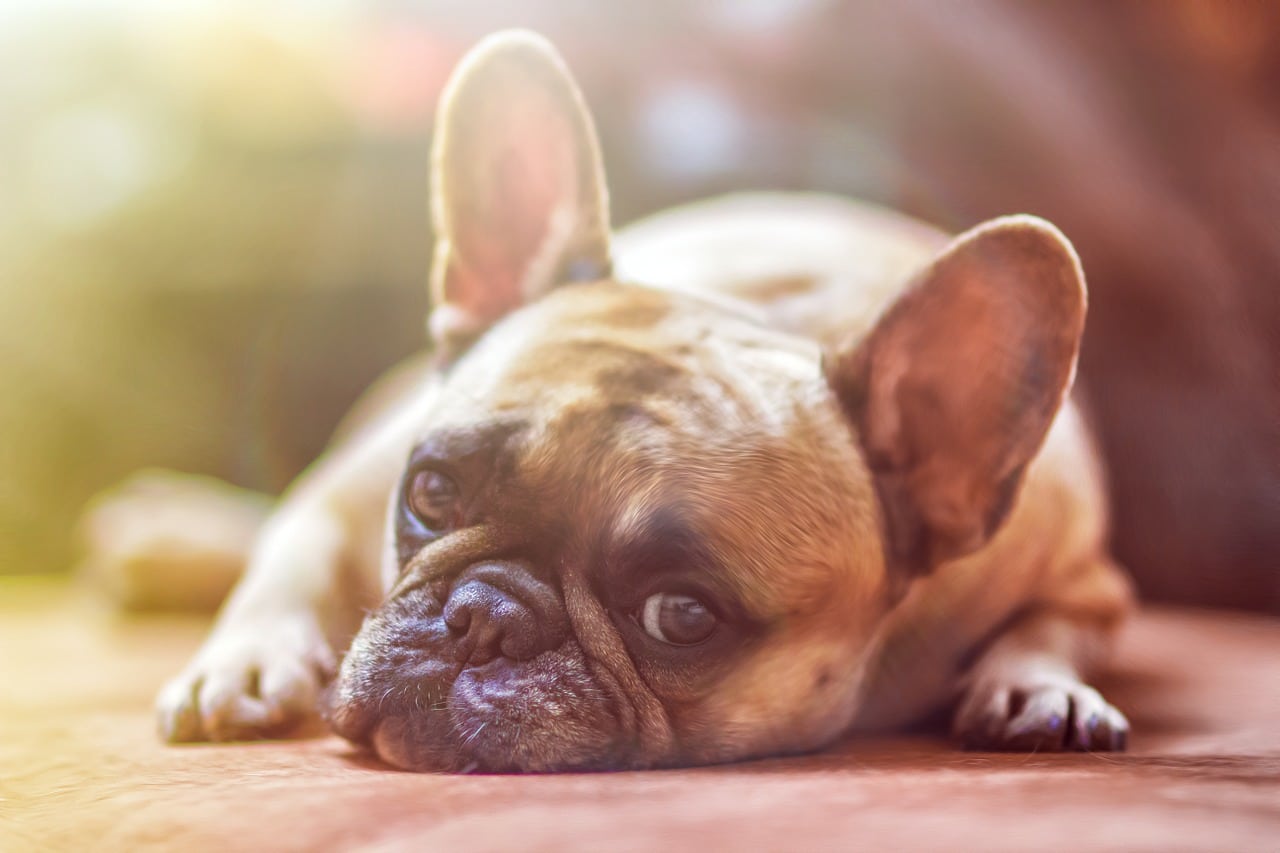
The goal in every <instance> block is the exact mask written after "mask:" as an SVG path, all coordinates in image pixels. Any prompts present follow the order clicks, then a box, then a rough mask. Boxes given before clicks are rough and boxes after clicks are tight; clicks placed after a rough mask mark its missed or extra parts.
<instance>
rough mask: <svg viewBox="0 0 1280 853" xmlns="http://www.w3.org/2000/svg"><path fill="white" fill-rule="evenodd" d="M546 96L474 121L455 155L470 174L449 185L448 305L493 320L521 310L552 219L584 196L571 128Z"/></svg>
mask: <svg viewBox="0 0 1280 853" xmlns="http://www.w3.org/2000/svg"><path fill="white" fill-rule="evenodd" d="M548 101H549V99H547V98H545V97H532V96H530V97H527V98H526V100H525V102H524V103H522V104H520V105H518V106H511V105H499V104H494V105H492V106H491V108H490V109H489V110H488V111H487V115H485V116H484V117H483V118H482V119H481V120H479V121H474V123H472V124H471V126H470V127H469V128H468V130H470V131H472V132H471V133H469V134H466V136H465V137H464V136H463V135H460V138H459V139H458V142H460V143H462V145H463V147H462V148H460V149H459V150H457V151H456V153H455V154H454V156H455V157H456V158H458V159H459V160H465V162H466V166H465V169H466V173H465V174H456V173H455V178H454V183H453V185H452V193H453V195H454V197H453V198H452V199H451V201H452V202H453V204H454V207H453V213H452V217H451V223H450V224H451V226H452V234H451V238H452V239H451V242H452V244H453V247H454V252H455V253H456V254H455V257H454V258H453V259H452V263H451V266H450V269H449V271H448V276H447V279H446V282H445V293H446V298H447V301H449V302H451V303H453V304H455V305H457V306H458V307H460V308H463V309H464V310H465V311H467V313H468V314H470V315H471V316H472V317H474V318H476V319H477V320H481V321H491V320H494V319H497V318H498V317H501V316H502V315H503V314H505V313H507V312H508V311H511V310H513V309H514V308H516V307H519V306H520V305H521V304H523V303H524V302H525V301H527V299H528V298H529V297H530V296H531V295H532V294H527V293H525V292H523V288H524V287H525V286H526V278H527V275H528V273H529V269H530V266H531V265H532V264H533V263H534V262H535V261H536V260H539V256H540V254H541V252H542V251H543V247H544V244H545V242H546V240H547V237H548V236H549V226H550V224H551V220H552V216H553V215H554V214H555V212H556V211H557V210H559V209H564V210H571V209H572V208H573V206H574V205H575V204H576V203H577V197H578V195H579V189H580V188H579V180H580V178H579V175H578V174H577V169H576V162H575V158H574V156H573V152H574V150H575V143H576V139H575V136H574V132H573V128H572V127H571V126H569V124H568V123H567V122H566V121H565V120H564V119H563V118H562V117H561V116H559V115H558V114H557V113H556V111H555V105H554V104H552V103H549V102H548Z"/></svg>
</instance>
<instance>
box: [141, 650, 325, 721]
mask: <svg viewBox="0 0 1280 853" xmlns="http://www.w3.org/2000/svg"><path fill="white" fill-rule="evenodd" d="M271 633H272V634H273V636H271V637H265V636H264V635H262V634H260V633H254V632H245V633H244V634H240V633H236V634H232V635H230V636H232V637H235V640H234V641H227V640H226V639H225V635H224V637H222V638H218V639H217V640H214V641H211V643H210V645H208V646H206V647H205V648H204V649H202V650H201V652H200V654H199V655H198V656H197V658H196V660H195V661H194V662H193V663H192V665H191V666H190V667H189V668H188V669H187V671H186V672H184V673H183V674H182V675H180V676H179V677H178V678H176V679H174V680H173V681H172V682H170V683H169V684H168V685H166V686H165V687H164V689H163V690H161V691H160V694H159V696H158V697H157V698H156V714H157V723H158V726H159V730H160V736H161V738H163V739H164V740H166V741H169V742H170V743H183V742H191V741H204V740H213V741H227V740H249V739H257V738H262V737H270V736H272V735H277V734H280V733H282V732H284V731H285V730H287V729H288V728H290V727H291V726H293V725H294V724H296V723H298V722H299V721H301V720H302V719H304V718H306V717H308V716H311V715H315V714H316V713H317V698H318V696H319V693H320V689H321V687H322V686H323V685H324V683H325V682H326V681H327V680H328V679H329V678H330V677H332V674H333V670H334V661H333V653H332V652H331V651H330V649H329V647H328V645H327V644H326V643H325V642H324V641H323V639H322V638H320V636H319V634H318V633H316V632H309V631H302V630H298V629H296V628H295V629H294V630H289V631H275V632H271Z"/></svg>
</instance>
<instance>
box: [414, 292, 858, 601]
mask: <svg viewBox="0 0 1280 853" xmlns="http://www.w3.org/2000/svg"><path fill="white" fill-rule="evenodd" d="M575 287H579V288H580V289H579V290H577V292H575V293H573V294H572V298H566V299H556V298H554V297H553V298H549V299H547V300H544V301H543V302H541V303H539V304H538V305H535V306H532V307H531V308H530V309H525V310H524V311H522V312H519V313H518V314H517V315H515V316H513V317H512V318H510V320H509V321H507V322H504V323H503V324H502V325H500V326H499V327H497V328H495V329H494V330H492V331H491V332H490V333H489V334H488V335H487V336H486V338H485V339H484V340H482V341H481V342H480V344H479V346H478V348H477V349H476V350H474V351H472V352H471V353H470V354H469V355H468V356H467V357H465V358H464V359H463V361H462V362H460V363H459V364H458V365H457V367H456V368H455V370H454V372H453V373H452V375H451V376H450V377H449V380H448V383H447V388H446V393H445V395H444V398H443V399H442V400H441V406H440V408H439V410H438V411H437V412H436V413H434V416H433V418H432V423H431V424H430V425H429V427H428V432H429V433H431V434H435V435H443V436H449V437H451V438H450V440H451V441H454V442H455V443H457V444H458V445H459V446H461V445H465V444H467V443H470V444H472V445H474V446H475V448H476V451H475V452H478V453H481V454H489V455H491V456H492V458H493V460H494V464H495V466H496V467H499V468H500V469H501V471H502V473H501V475H500V479H501V481H502V482H501V483H499V484H497V488H498V489H499V490H502V491H505V492H506V493H507V494H508V495H509V496H514V494H515V493H519V494H520V495H522V496H523V500H521V501H520V502H519V503H520V506H521V507H522V510H521V511H522V512H523V511H530V512H535V513H539V514H542V515H543V516H544V517H543V518H542V523H541V524H539V525H534V526H533V528H532V529H536V530H543V531H547V533H548V535H550V532H551V531H553V530H555V531H556V534H555V535H558V536H559V535H563V536H565V537H567V538H576V540H577V544H578V546H579V550H582V551H586V552H591V553H590V554H585V553H584V556H588V557H589V558H591V559H599V558H601V557H602V556H605V554H604V553H603V552H608V551H609V549H611V548H623V547H639V548H643V547H644V546H645V543H646V542H650V543H651V542H654V541H656V540H665V541H667V542H679V543H697V544H698V546H699V548H701V549H702V550H704V551H709V552H711V554H712V556H713V557H714V560H713V562H715V561H718V562H721V563H732V564H734V565H735V567H736V570H735V571H734V572H732V573H729V575H728V577H730V579H731V581H732V582H734V583H738V584H741V585H742V586H744V587H745V588H743V589H740V590H738V591H737V592H738V593H739V597H740V598H742V599H744V600H746V601H747V602H748V603H750V599H752V598H755V599H759V600H756V601H755V605H756V607H758V608H759V609H760V610H762V611H776V610H777V608H779V607H784V606H788V605H787V604H786V603H783V602H777V601H765V600H762V599H760V596H762V595H767V594H771V593H777V592H778V591H779V590H785V589H787V587H786V586H785V585H779V584H777V583H754V582H752V577H753V575H759V574H764V573H776V572H778V571H781V570H784V568H783V566H784V564H793V563H795V562H796V559H795V558H796V557H797V556H798V557H799V559H800V560H801V561H803V559H804V555H803V554H799V555H797V552H798V551H802V550H803V546H804V541H803V540H804V538H805V536H806V535H808V536H810V538H812V533H811V532H809V531H807V530H806V529H802V528H801V527H797V529H795V530H792V529H790V527H791V526H793V525H803V526H806V527H812V526H813V525H814V523H815V522H814V519H813V518H812V517H809V518H801V517H798V516H795V515H794V514H789V513H786V512H784V511H781V508H784V507H787V506H796V505H798V502H802V501H803V502H806V503H807V502H810V501H811V500H812V497H813V494H814V491H815V490H817V491H819V492H822V493H824V494H825V495H826V496H827V498H828V499H830V500H832V501H834V505H833V507H832V510H833V512H838V511H842V509H843V510H847V509H848V506H847V501H845V500H844V497H846V495H844V493H845V492H847V491H848V486H849V477H848V475H847V473H846V474H845V475H844V476H841V477H835V478H833V476H832V471H831V470H830V469H831V468H832V467H833V465H832V463H833V461H834V462H835V463H836V464H839V461H840V459H841V458H842V457H843V455H848V454H851V453H852V445H851V443H850V442H849V441H848V435H847V431H846V430H845V429H844V428H842V427H841V426H840V425H839V424H838V423H833V422H832V421H831V420H830V419H831V418H832V417H838V415H835V414H833V413H834V407H833V406H830V405H828V404H827V401H826V399H825V396H827V392H826V390H825V388H826V386H825V383H824V382H823V381H822V378H821V369H820V364H819V354H818V351H817V348H816V347H815V346H813V345H811V344H809V343H808V342H805V341H798V340H796V339H793V338H791V337H789V336H785V335H779V334H777V333H774V332H771V331H769V330H767V329H764V328H762V327H760V326H759V325H757V324H755V323H754V322H753V321H752V320H751V319H750V318H748V317H736V316H733V315H725V314H723V313H721V312H720V311H719V310H718V308H717V306H715V305H704V304H701V303H699V302H697V301H696V300H694V301H685V300H683V299H682V298H681V297H679V296H676V295H672V294H666V293H663V292H661V291H652V290H647V289H641V288H628V287H625V286H620V285H612V284H610V285H602V286H597V285H588V286H575ZM468 436H470V438H468ZM833 436H834V437H835V440H834V441H833ZM845 444H848V447H847V448H846V447H845V446H844V445H845ZM833 454H834V456H835V457H836V458H835V459H834V460H833V458H832V457H833ZM849 464H850V465H856V460H852V459H851V460H849ZM837 492H838V493H837ZM853 497H856V496H853ZM837 505H843V507H842V509H841V507H838V506H837ZM762 521H763V522H767V524H762ZM787 549H790V553H786V551H787ZM815 559H816V558H815ZM801 586H802V585H801Z"/></svg>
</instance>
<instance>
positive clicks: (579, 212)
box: [429, 30, 610, 345]
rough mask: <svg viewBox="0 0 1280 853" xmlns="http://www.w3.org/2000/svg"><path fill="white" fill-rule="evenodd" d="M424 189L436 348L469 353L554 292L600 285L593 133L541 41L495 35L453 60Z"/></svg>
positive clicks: (600, 198)
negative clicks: (585, 283) (572, 285)
mask: <svg viewBox="0 0 1280 853" xmlns="http://www.w3.org/2000/svg"><path fill="white" fill-rule="evenodd" d="M432 177H433V184H432V193H431V215H432V222H433V225H434V228H435V235H436V248H435V258H434V266H433V268H432V279H431V304H432V312H431V318H430V322H429V325H430V328H431V332H432V335H433V337H434V338H435V339H436V340H437V341H438V342H440V343H443V344H445V345H448V344H449V342H450V341H452V342H454V343H457V342H466V341H468V340H470V339H471V338H474V337H475V336H476V335H479V334H480V333H482V332H483V331H484V330H485V329H487V328H488V327H489V326H490V325H492V324H493V323H494V322H496V321H497V320H499V319H501V318H502V317H503V316H505V315H506V314H507V313H508V312H510V311H512V310H514V309H516V308H518V307H520V306H521V305H524V304H525V303H527V302H529V301H531V300H533V299H536V298H538V297H539V296H541V295H542V294H543V293H545V292H546V291H547V290H549V289H551V288H553V287H555V286H556V285H557V284H560V283H562V282H566V281H573V280H594V279H600V278H606V277H608V276H609V274H610V262H609V204H608V198H607V195H606V190H605V180H604V170H603V168H602V166H601V161H600V150H599V144H598V142H597V141H596V132H595V128H594V126H593V125H592V122H591V117H590V115H589V114H588V113H587V109H586V107H585V105H584V104H583V100H582V94H581V93H580V92H579V91H578V87H577V85H576V84H575V83H574V81H573V78H572V77H571V76H570V74H569V70H568V68H567V67H566V66H565V64H564V61H563V60H562V59H561V58H560V55H559V54H558V53H556V50H555V48H553V47H552V46H551V45H550V43H548V42H547V41H546V40H545V39H544V38H542V37H541V36H538V35H535V34H533V33H530V32H525V31H519V30H512V31H507V32H501V33H497V34H495V35H492V36H489V37H488V38H486V39H484V40H483V41H481V42H480V43H479V44H478V45H477V46H476V47H474V48H472V50H471V51H470V52H469V53H468V54H467V55H466V56H465V57H464V58H463V59H462V62H461V63H460V64H459V65H458V68H457V70H455V71H454V74H453V77H452V78H451V79H450V80H449V83H448V85H447V86H446V87H445V91H444V94H443V96H442V97H441V101H440V108H439V113H438V116H437V123H436V135H435V143H434V146H433V149H432Z"/></svg>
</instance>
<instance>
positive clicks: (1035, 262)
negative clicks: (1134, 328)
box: [827, 216, 1086, 572]
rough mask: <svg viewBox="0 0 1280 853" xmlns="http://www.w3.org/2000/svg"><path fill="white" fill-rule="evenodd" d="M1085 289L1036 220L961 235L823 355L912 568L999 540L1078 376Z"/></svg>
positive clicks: (1068, 253)
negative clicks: (867, 324) (857, 334)
mask: <svg viewBox="0 0 1280 853" xmlns="http://www.w3.org/2000/svg"><path fill="white" fill-rule="evenodd" d="M1085 308H1086V295H1085V287H1084V277H1083V274H1082V273H1081V271H1080V263H1079V260H1078V259H1077V258H1076V254H1075V251H1074V250H1073V249H1072V248H1071V244H1070V243H1068V242H1067V239H1066V238H1065V237H1063V236H1062V234H1061V233H1060V232H1059V231H1058V229H1056V228H1055V227H1053V226H1052V225H1050V224H1049V223H1048V222H1045V221H1044V220H1041V219H1037V218H1035V217H1031V216H1012V217H1005V218H1001V219H995V220H992V221H990V222H987V223H985V224H983V225H980V226H978V227H977V228H975V229H973V230H971V231H969V232H967V233H965V234H962V235H961V236H960V237H958V238H957V239H956V240H955V241H954V242H952V244H951V245H950V246H949V247H947V248H946V249H945V250H944V251H943V252H942V253H941V254H940V255H939V256H938V257H937V258H936V259H935V260H934V261H933V263H932V264H931V265H930V266H929V267H928V268H927V269H925V270H924V271H923V272H921V273H920V275H919V276H918V278H917V279H916V281H915V282H914V283H913V284H912V286H911V287H910V288H909V289H908V290H907V291H906V292H905V293H904V294H903V295H902V296H901V297H900V298H899V299H898V301H897V302H896V303H894V304H893V305H892V306H891V307H890V308H889V310H888V311H887V312H886V313H885V314H884V315H883V317H881V319H880V320H879V321H878V323H877V324H876V326H875V327H874V328H873V329H872V331H871V332H870V333H869V334H868V335H867V336H866V337H865V338H864V339H863V340H861V341H858V342H855V343H854V344H852V345H850V346H849V347H847V348H845V349H844V350H843V351H840V352H838V353H836V354H835V356H834V357H833V358H830V359H828V366H827V379H828V382H829V383H830V384H831V386H832V388H833V389H834V390H835V392H836V394H837V395H838V397H839V399H840V401H841V403H842V405H843V406H844V408H845V411H846V413H847V414H848V416H849V418H850V419H851V420H852V422H853V424H854V427H855V429H856V432H857V434H858V436H859V439H860V441H861V442H862V445H863V450H864V454H865V456H866V459H867V461H868V463H869V465H870V467H871V470H872V473H873V475H874V478H875V483H876V487H877V491H878V493H879V496H880V501H881V505H882V507H883V510H884V514H885V522H886V527H887V532H888V540H889V552H890V553H889V554H888V556H889V559H890V562H891V563H894V564H896V565H898V566H900V567H905V568H906V570H907V571H909V572H923V571H927V570H929V569H931V568H933V567H934V566H936V565H937V564H938V563H941V562H943V561H946V560H949V559H953V558H956V557H960V556H962V555H964V554H967V553H970V552H972V551H974V550H976V549H978V548H980V547H981V546H982V545H983V544H984V543H986V542H987V540H988V539H990V538H991V536H992V535H993V534H994V533H995V532H996V530H997V529H998V527H999V525H1000V524H1001V522H1002V521H1003V520H1004V518H1005V515H1006V514H1007V513H1008V511H1009V509H1010V507H1011V506H1012V505H1013V501H1014V498H1015V497H1016V495H1017V491H1018V488H1019V486H1020V485H1021V482H1022V476H1023V471H1024V470H1025V468H1026V466H1027V464H1028V463H1029V462H1030V461H1031V459H1032V458H1033V457H1034V456H1035V454H1036V453H1037V451H1038V450H1039V448H1040V445H1041V444H1042V442H1043V441H1044V438H1045V435H1046V433H1047V432H1048V430H1049V426H1050V424H1051V423H1052V422H1053V419H1054V416H1055V414H1056V413H1057V411H1058V409H1059V407H1060V406H1061V405H1062V402H1063V399H1064V397H1065V395H1066V393H1067V391H1068V389H1069V387H1070V385H1071V382H1072V379H1073V377H1074V375H1075V367H1076V356H1077V352H1078V350H1079V344H1080V335H1081V333H1082V332H1083V330H1084V317H1085Z"/></svg>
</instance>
